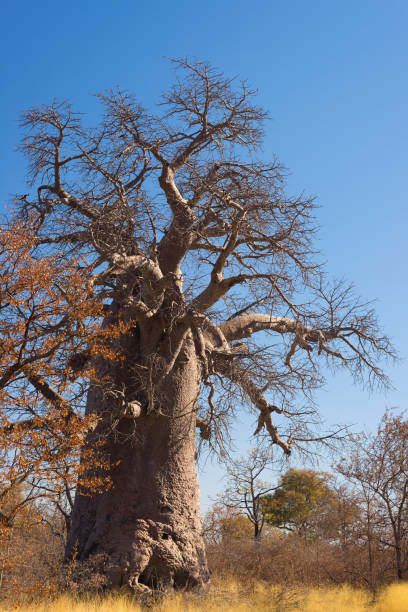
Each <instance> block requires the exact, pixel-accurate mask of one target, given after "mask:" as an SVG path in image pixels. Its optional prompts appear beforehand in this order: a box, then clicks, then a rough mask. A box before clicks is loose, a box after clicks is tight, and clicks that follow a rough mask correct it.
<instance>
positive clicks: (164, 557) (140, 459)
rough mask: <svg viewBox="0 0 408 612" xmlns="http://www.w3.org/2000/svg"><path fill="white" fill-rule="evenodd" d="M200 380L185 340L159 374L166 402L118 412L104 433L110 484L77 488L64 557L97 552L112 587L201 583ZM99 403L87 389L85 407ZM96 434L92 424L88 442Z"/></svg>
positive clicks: (98, 407)
mask: <svg viewBox="0 0 408 612" xmlns="http://www.w3.org/2000/svg"><path fill="white" fill-rule="evenodd" d="M199 384H200V381H199V369H198V363H197V359H196V357H195V354H194V347H193V345H192V343H191V342H189V341H187V342H186V343H185V348H184V349H183V351H182V352H181V353H180V356H179V359H178V361H177V364H176V366H175V368H174V370H173V372H172V373H171V375H170V376H168V377H167V379H166V381H165V386H164V389H163V392H164V395H165V397H166V399H167V402H166V401H163V402H162V405H161V406H160V407H157V408H160V411H158V410H157V409H156V410H155V411H154V412H153V413H150V414H142V415H141V416H140V417H139V418H137V419H136V420H131V419H129V418H127V419H125V418H124V419H122V420H121V421H120V423H119V428H118V431H117V432H116V434H115V435H113V434H112V435H111V436H110V437H109V439H108V443H107V445H106V452H107V453H108V454H109V455H110V461H111V464H112V468H111V473H110V476H111V480H112V486H111V488H110V489H108V490H107V491H105V492H103V493H101V494H97V495H92V496H90V495H83V494H79V493H78V495H77V498H76V500H75V506H74V511H73V520H72V528H71V531H70V534H69V538H68V544H67V551H66V556H67V559H69V558H71V557H72V556H75V558H76V560H78V561H85V560H91V561H92V558H95V559H98V558H102V557H104V558H105V562H104V568H103V572H104V573H106V575H107V577H108V581H109V586H111V587H122V586H126V585H127V586H129V587H131V588H133V589H137V588H143V587H141V585H147V586H150V587H158V586H166V585H167V586H174V587H186V586H202V585H204V584H205V583H206V582H208V578H209V575H208V570H207V562H206V555H205V549H204V544H203V540H202V527H201V515H200V504H199V488H198V480H197V473H196V465H195V452H196V451H195V407H196V402H197V396H198V392H199ZM103 404H104V400H103V395H102V392H101V390H100V389H98V388H94V389H92V390H91V391H90V394H89V398H88V411H89V412H96V413H99V414H100V413H101V411H104V410H106V409H107V408H108V406H106V404H105V405H103ZM103 426H104V425H101V427H103ZM95 435H98V429H97V430H96V431H95V432H93V434H92V435H91V436H90V438H89V440H88V444H92V443H93V440H94V439H95ZM116 463H117V465H115V464H116ZM101 569H102V568H101Z"/></svg>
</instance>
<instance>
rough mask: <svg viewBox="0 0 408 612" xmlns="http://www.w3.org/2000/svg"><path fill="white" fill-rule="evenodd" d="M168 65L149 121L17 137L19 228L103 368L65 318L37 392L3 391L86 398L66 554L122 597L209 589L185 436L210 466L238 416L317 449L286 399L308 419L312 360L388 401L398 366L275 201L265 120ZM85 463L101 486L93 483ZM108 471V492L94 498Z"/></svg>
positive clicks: (135, 113)
mask: <svg viewBox="0 0 408 612" xmlns="http://www.w3.org/2000/svg"><path fill="white" fill-rule="evenodd" d="M175 65H176V68H177V70H178V73H177V74H178V78H177V80H176V84H175V85H174V86H173V87H172V88H171V89H170V90H169V91H168V93H165V94H163V96H162V98H161V105H160V106H159V108H160V109H161V110H160V114H158V115H152V114H150V113H149V112H147V111H146V110H145V109H143V108H142V106H140V105H139V104H138V103H137V102H136V100H135V98H134V97H133V96H132V95H130V94H128V93H125V92H122V91H120V90H115V91H111V92H109V93H107V94H104V95H100V96H99V100H100V102H101V104H102V105H103V108H104V113H103V116H102V118H101V120H100V123H99V124H98V125H97V126H96V127H93V128H88V127H84V125H83V123H82V118H81V116H80V115H77V114H75V113H74V112H73V111H72V109H71V107H70V105H69V104H68V103H66V102H63V103H60V104H59V103H54V104H51V105H50V106H43V107H38V108H34V109H32V110H29V111H27V112H25V113H24V116H23V120H22V123H23V127H24V128H25V136H24V139H23V144H22V149H23V151H24V152H25V154H26V155H27V156H28V159H29V164H30V165H29V171H30V179H31V185H32V186H33V188H35V189H34V191H33V193H32V194H25V195H23V196H22V197H20V198H19V199H18V201H17V202H16V215H17V217H18V219H20V220H22V222H23V221H24V220H25V219H27V218H28V219H30V220H31V221H30V227H32V230H33V232H34V234H35V240H34V242H33V246H32V251H31V253H32V256H35V257H37V258H38V259H39V260H41V257H45V256H48V255H49V254H50V253H54V254H55V255H57V256H58V261H59V262H60V264H61V265H62V264H64V265H71V266H73V267H74V269H75V271H76V274H77V275H80V276H81V278H82V282H83V288H84V294H86V295H87V297H86V299H85V298H84V303H87V300H91V301H92V302H96V303H97V304H99V305H100V308H101V310H100V314H99V319H98V316H96V315H95V313H93V314H92V317H94V318H93V319H92V317H90V318H91V319H92V321H94V320H96V321H98V320H99V321H100V325H99V329H100V330H105V332H106V333H105V334H104V336H103V337H104V342H102V343H99V346H100V348H101V346H102V345H103V350H102V348H101V350H100V351H99V352H98V351H96V350H95V348H94V346H93V345H92V347H93V348H92V349H87V348H86V347H85V348H83V349H81V350H76V349H75V347H73V346H72V344H73V343H72V337H73V334H74V332H73V330H72V317H70V316H67V317H65V315H64V316H63V317H62V318H61V320H59V321H55V322H54V328H53V329H54V336H52V333H51V332H52V329H51V327H48V328H47V333H48V335H49V336H50V337H54V338H55V337H59V338H60V342H59V345H58V348H57V349H56V350H57V352H58V355H59V363H62V362H63V356H65V362H64V363H65V367H64V368H62V367H60V368H59V369H54V370H53V372H52V376H49V378H47V369H46V368H43V370H42V379H41V381H40V382H41V384H40V383H39V381H38V379H37V380H36V379H35V378H33V377H31V379H30V368H29V367H28V365H29V364H28V365H27V364H26V366H25V367H21V368H20V367H19V366H18V363H17V365H16V364H14V369H13V370H12V372H11V375H12V376H14V377H15V376H18V377H20V378H19V380H21V379H24V380H25V381H26V384H27V385H28V386H30V384H31V385H32V384H34V386H35V391H36V393H37V394H39V395H40V396H41V394H42V396H43V400H44V402H46V403H47V405H50V406H52V407H53V413H52V414H53V415H55V414H58V411H59V410H61V409H62V408H63V409H64V410H65V411H66V414H69V415H70V414H72V412H71V411H73V412H74V414H75V415H76V418H77V419H78V422H81V423H83V421H82V420H81V419H82V412H81V410H82V409H81V402H80V401H79V400H78V397H79V395H78V394H76V391H77V386H78V385H80V386H81V385H82V386H84V385H85V383H84V381H88V383H89V384H88V387H87V399H86V406H85V408H84V415H85V416H84V418H85V419H88V421H89V422H88V424H87V430H86V431H87V432H88V433H87V435H86V439H85V441H84V442H83V445H82V454H83V458H84V459H83V462H82V465H83V469H82V470H80V473H79V485H78V489H77V494H76V498H75V504H74V510H73V516H72V526H71V530H70V534H69V538H68V544H67V551H66V555H67V559H69V558H71V557H72V556H73V555H74V556H75V559H76V560H78V561H81V560H87V559H92V558H95V559H96V558H98V559H102V558H104V566H103V567H104V569H103V571H105V572H106V575H107V577H108V580H109V583H110V584H111V585H112V586H121V585H129V586H130V587H131V588H134V589H137V588H143V585H147V586H155V585H158V584H170V585H174V586H175V587H185V586H186V585H187V586H192V585H202V584H205V583H206V582H207V581H208V571H207V565H206V558H205V550H204V546H203V541H202V536H201V519H200V510H199V490H198V484H197V475H196V467H195V462H196V431H197V432H198V434H199V439H200V440H201V441H204V442H208V443H209V445H210V447H211V448H212V449H217V448H220V447H221V448H223V447H224V446H225V444H226V443H227V442H228V433H227V432H228V426H229V423H230V420H231V419H232V417H233V416H234V414H235V411H236V410H237V409H238V407H239V406H242V407H244V406H247V407H248V408H249V410H250V411H252V412H253V413H254V414H255V415H256V419H257V424H256V429H255V434H256V435H258V434H261V432H266V433H267V435H268V436H269V437H270V442H271V443H272V444H274V445H277V446H278V447H280V449H281V450H282V451H283V453H285V454H287V455H289V454H290V453H291V451H292V449H293V448H295V447H297V446H300V445H302V444H303V445H304V444H307V443H308V441H310V440H316V439H317V438H319V434H316V432H315V431H314V429H313V421H314V420H315V417H314V415H313V411H312V410H311V409H310V408H305V409H301V408H299V407H298V406H297V403H296V402H297V400H296V398H297V397H298V394H299V392H300V393H301V394H303V395H304V396H306V398H308V400H310V397H311V393H312V392H313V390H314V389H315V388H316V387H318V386H319V385H321V384H322V382H323V381H322V375H321V365H322V364H324V363H325V361H326V362H329V364H331V365H333V367H335V368H338V367H344V368H347V369H348V370H350V372H351V373H352V375H354V376H355V377H356V378H357V379H364V380H366V381H367V380H368V381H370V382H376V381H377V382H386V378H385V375H384V373H383V371H382V370H381V369H380V367H379V365H378V364H379V360H380V358H382V357H384V356H389V355H392V349H391V347H390V344H389V342H388V340H387V338H385V337H383V336H382V335H381V334H380V332H379V329H378V326H377V323H376V319H375V316H374V314H373V312H372V310H371V309H370V308H369V307H367V305H365V304H362V303H360V302H359V300H358V299H356V298H355V297H354V296H353V292H352V290H351V289H350V288H349V287H346V286H344V285H342V284H341V283H334V284H332V285H330V286H327V284H326V282H325V280H324V276H323V272H322V269H321V267H320V265H318V263H317V262H316V254H315V252H314V250H313V236H314V231H315V228H314V222H313V201H312V200H311V199H308V198H305V197H304V196H296V197H292V196H289V195H287V193H286V192H285V170H284V168H283V167H282V166H281V165H280V163H279V162H278V161H277V159H273V160H272V161H268V162H264V161H262V160H259V159H258V157H257V156H258V154H259V152H260V150H261V144H262V139H263V135H264V122H265V119H266V118H267V114H266V113H265V112H264V111H263V110H262V109H261V108H259V107H258V106H257V105H256V102H255V97H254V96H255V93H254V92H253V91H252V90H251V89H249V88H248V86H247V85H246V83H245V82H236V81H235V80H229V79H227V78H225V77H224V76H223V75H222V74H218V73H217V72H216V71H214V70H213V69H211V68H210V67H208V66H207V65H204V64H202V63H190V62H188V61H187V60H181V61H177V62H175ZM89 294H90V295H89ZM61 295H62V296H63V295H64V293H63V291H62V290H61ZM65 298H66V299H67V300H68V299H69V291H68V292H67V291H65ZM64 317H65V318H64ZM87 320H88V319H87V318H86V317H83V318H82V321H83V324H82V328H83V327H86V323H87ZM79 327H80V328H81V326H79ZM82 328H81V329H82ZM93 329H95V328H93ZM75 333H76V332H75ZM95 333H96V332H95ZM102 335H103V334H102ZM74 336H75V334H74ZM92 337H93V336H92V334H86V339H87V341H89V342H91V339H92ZM83 338H84V336H82V340H83ZM70 339H71V341H70ZM91 344H92V342H91ZM23 352H24V351H23ZM38 359H39V361H40V362H42V363H43V362H46V359H47V357H44V356H41V355H39V356H38ZM34 360H35V349H33V355H32V361H31V362H30V363H34ZM38 367H39V366H38V365H37V368H38ZM87 372H88V374H87ZM89 372H91V374H89ZM69 379H71V380H75V383H74V384H72V385H68V384H67V381H68V380H69ZM61 381H63V382H61ZM56 384H57V385H60V392H59V393H53V391H55V385H56ZM53 385H54V387H53ZM85 386H86V385H85ZM309 403H310V402H309ZM2 409H3V410H6V409H7V406H6V405H3V406H2ZM33 410H34V409H33ZM50 418H51V417H50ZM31 425H32V426H33V427H37V426H38V422H34V423H33V422H31ZM15 427H17V425H15ZM23 427H24V425H23V422H22V421H21V423H20V425H19V428H18V427H17V429H18V431H21V430H22V429H21V428H23ZM97 445H99V447H100V453H101V454H102V459H103V461H104V463H105V470H103V469H102V468H100V469H99V471H98V470H97V469H96V468H95V466H93V467H89V466H88V467H87V466H86V463H87V461H86V457H87V456H88V455H89V453H90V451H91V450H92V449H94V448H95V446H97ZM103 471H104V472H105V473H106V472H107V476H108V477H109V481H110V486H109V487H108V486H106V487H105V488H104V490H103V491H99V492H95V491H94V492H92V491H89V490H88V482H89V481H92V478H94V477H95V478H99V477H101V478H102V472H103Z"/></svg>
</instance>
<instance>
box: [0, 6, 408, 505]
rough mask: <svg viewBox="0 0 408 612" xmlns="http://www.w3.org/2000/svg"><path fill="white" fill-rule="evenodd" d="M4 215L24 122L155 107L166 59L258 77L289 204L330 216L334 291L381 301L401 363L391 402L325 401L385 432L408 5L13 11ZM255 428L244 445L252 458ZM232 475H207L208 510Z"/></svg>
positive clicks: (402, 327)
mask: <svg viewBox="0 0 408 612" xmlns="http://www.w3.org/2000/svg"><path fill="white" fill-rule="evenodd" d="M0 29H1V31H0V48H1V58H2V61H1V88H2V91H1V97H0V104H1V114H0V121H1V138H0V157H1V160H0V168H1V172H2V179H1V181H0V206H2V207H3V206H5V204H6V202H7V200H8V199H9V197H10V195H11V194H13V193H18V192H21V191H23V192H24V191H27V189H26V187H25V184H24V168H25V166H24V161H23V160H22V158H21V157H20V155H19V154H18V153H16V152H15V147H16V145H17V143H18V140H19V138H20V134H19V130H18V127H17V123H16V120H17V118H18V115H19V112H20V111H21V110H23V109H25V108H27V107H30V106H33V105H36V104H40V103H47V102H50V101H51V100H52V99H53V98H54V97H56V98H60V99H61V98H68V99H70V100H71V101H72V102H73V104H74V106H75V107H76V108H77V109H78V110H81V111H84V112H87V113H89V114H90V115H92V114H93V113H95V112H96V101H95V99H94V98H93V94H94V93H97V92H101V91H104V90H106V89H109V88H111V87H112V86H115V85H117V84H118V85H120V86H121V87H123V88H125V89H129V90H131V91H133V92H135V93H136V94H137V95H138V97H139V99H140V101H141V102H142V104H144V105H152V104H154V102H155V101H156V100H157V97H158V94H159V93H160V92H161V91H162V90H164V89H166V87H167V86H168V85H169V84H170V83H171V81H172V69H171V66H170V65H169V63H168V62H167V60H166V59H165V58H166V57H169V56H170V57H180V56H185V55H189V56H192V57H196V58H197V59H200V60H209V61H210V62H211V63H212V64H213V65H215V66H216V67H218V68H219V69H221V70H223V71H224V72H225V73H226V74H227V75H230V76H234V75H237V76H241V77H244V78H247V79H248V80H249V82H250V83H251V85H253V86H254V87H256V88H258V89H259V101H260V103H261V104H262V105H263V106H264V107H265V108H266V109H267V110H268V111H269V112H270V114H271V115H272V117H273V121H272V122H270V124H269V126H268V137H267V140H266V143H265V156H270V155H272V154H273V153H277V154H278V156H279V157H280V159H281V160H282V161H283V162H284V164H285V165H286V166H288V167H289V168H290V169H291V171H292V175H291V176H290V179H289V189H290V190H291V191H299V190H305V192H306V193H308V194H313V195H316V196H317V201H318V203H319V204H320V205H321V209H320V210H319V212H318V221H319V223H320V225H321V232H320V241H319V245H318V246H319V247H320V249H321V251H322V252H323V255H324V257H325V258H326V259H327V261H328V269H329V271H331V273H332V274H333V275H334V276H336V277H345V278H348V279H350V280H351V281H353V282H354V283H355V284H356V286H357V288H358V290H359V292H360V293H361V294H362V295H363V296H364V297H366V298H367V299H371V298H374V299H377V300H378V302H377V310H378V313H379V316H380V319H381V321H382V323H383V327H384V329H385V330H386V331H387V333H388V334H389V335H390V336H391V337H392V338H393V340H394V342H395V345H396V347H397V350H398V351H399V354H400V356H401V362H400V363H399V364H398V366H397V367H394V368H392V369H390V370H389V374H390V375H391V377H392V380H393V384H394V387H395V390H393V391H391V392H389V393H387V394H386V395H384V394H383V395H380V394H372V395H371V396H370V395H369V394H368V392H366V391H362V390H361V389H360V390H359V389H356V388H355V387H354V386H353V385H352V382H351V380H350V379H349V378H347V377H345V376H341V377H336V378H335V379H334V380H332V381H330V383H329V385H328V387H327V390H326V391H324V392H321V393H319V395H318V400H319V404H320V406H321V411H322V414H323V415H324V417H325V419H326V420H327V422H328V423H330V422H339V421H342V422H348V423H355V424H356V426H355V428H356V429H358V428H361V427H363V425H365V424H366V425H367V426H368V427H371V428H374V427H375V424H376V423H377V421H378V420H379V418H380V416H381V414H382V413H383V411H384V409H385V407H387V406H388V407H390V406H400V407H401V408H406V407H407V397H408V395H407V392H408V370H407V361H406V358H407V356H408V330H407V324H406V312H407V306H406V304H407V301H408V300H407V298H408V290H407V280H408V279H407V264H406V244H405V243H406V235H407V225H408V224H407V221H408V215H407V191H408V190H407V182H408V168H407V166H408V164H407V162H408V123H407V108H408V99H407V98H408V73H407V65H408V36H407V32H408V2H407V1H406V0H387V1H386V0H382V1H379V0H353V1H351V0H341V1H339V0H307V1H306V0H279V1H278V0H252V1H251V2H245V1H243V0H218V2H216V1H215V0H207V2H196V1H194V0H190V1H189V2H187V1H184V0H175V1H174V2H164V1H163V0H156V1H153V2H146V1H145V0H116V1H113V0H98V1H95V0H82V1H81V2H79V1H78V0H70V2H62V1H60V0H54V1H52V2H51V1H49V2H48V1H46V0H36V1H33V0H16V1H15V2H14V3H12V2H3V3H2V9H1V25H0ZM250 427H252V424H251V423H248V422H243V423H241V424H240V425H238V426H237V427H236V430H235V432H234V435H235V438H236V446H237V447H238V449H239V450H240V451H241V452H243V451H244V450H245V449H246V448H247V446H248V444H249V442H248V440H247V432H248V429H249V428H250ZM221 475H222V470H221V469H220V468H219V467H217V466H216V465H213V466H211V464H207V466H206V469H205V471H204V472H203V473H202V475H201V481H202V496H203V502H204V505H206V500H207V496H208V495H209V494H210V495H214V494H215V492H216V491H217V490H219V489H220V487H221V486H222V483H219V482H218V479H219V477H220V476H221Z"/></svg>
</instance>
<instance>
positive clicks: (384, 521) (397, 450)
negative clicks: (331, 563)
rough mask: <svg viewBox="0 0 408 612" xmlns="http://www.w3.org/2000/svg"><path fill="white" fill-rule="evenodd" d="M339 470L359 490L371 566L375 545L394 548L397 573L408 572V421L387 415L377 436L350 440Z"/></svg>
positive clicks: (365, 435)
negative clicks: (347, 451)
mask: <svg viewBox="0 0 408 612" xmlns="http://www.w3.org/2000/svg"><path fill="white" fill-rule="evenodd" d="M338 470H339V472H340V474H342V475H343V476H344V477H345V478H347V480H348V481H349V482H350V483H352V484H353V486H354V487H356V488H357V489H359V490H360V493H361V498H362V505H363V507H364V510H365V516H366V532H367V538H368V544H369V555H370V564H372V558H371V557H372V542H373V540H375V539H376V540H378V541H379V542H381V543H382V544H383V545H386V546H388V547H390V548H392V549H393V551H394V559H395V567H396V574H397V577H398V579H400V580H402V579H403V578H404V576H405V575H406V572H407V569H408V421H407V420H406V418H405V417H404V415H403V414H399V415H396V414H393V413H392V412H391V411H390V412H386V413H385V415H384V416H383V418H382V419H381V422H380V424H379V426H378V429H377V433H376V434H374V435H367V434H363V435H361V436H354V437H352V438H351V439H350V447H349V453H348V456H347V458H345V459H343V460H342V461H341V463H340V464H339V465H338Z"/></svg>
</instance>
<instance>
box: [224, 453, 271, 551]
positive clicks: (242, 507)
mask: <svg viewBox="0 0 408 612" xmlns="http://www.w3.org/2000/svg"><path fill="white" fill-rule="evenodd" d="M273 465H274V461H273V458H272V456H271V453H270V451H269V450H264V449H261V448H254V449H253V450H252V451H251V452H250V454H249V456H248V457H247V458H246V459H245V458H244V457H241V458H240V459H237V460H236V461H232V462H230V463H228V464H227V478H228V486H227V488H226V489H225V491H224V492H223V493H222V494H221V495H219V496H218V497H219V503H220V504H221V505H222V506H224V507H225V508H227V509H228V510H230V511H231V510H232V511H235V512H237V511H239V512H241V513H242V514H243V515H244V516H245V517H246V518H247V519H248V520H249V521H250V523H251V525H252V527H253V536H254V538H255V539H258V538H260V537H261V535H262V529H263V526H264V523H265V512H264V505H263V498H264V496H265V495H266V494H267V493H269V492H270V491H272V490H273V489H274V487H273V485H271V484H270V483H268V482H265V481H264V480H262V479H261V478H260V477H261V475H262V474H263V473H264V471H265V470H268V469H270V468H271V467H272V466H273Z"/></svg>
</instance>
